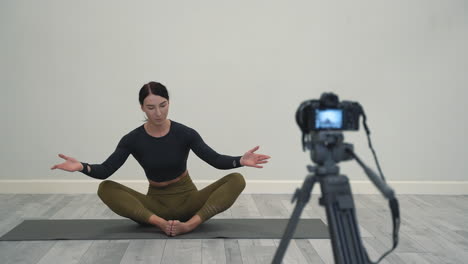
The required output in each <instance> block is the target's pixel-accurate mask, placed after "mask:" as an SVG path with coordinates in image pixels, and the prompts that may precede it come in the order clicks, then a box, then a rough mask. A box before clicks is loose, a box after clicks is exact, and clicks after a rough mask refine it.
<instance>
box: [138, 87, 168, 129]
mask: <svg viewBox="0 0 468 264" xmlns="http://www.w3.org/2000/svg"><path fill="white" fill-rule="evenodd" d="M141 110H142V111H143V112H145V114H146V117H147V118H148V122H151V123H153V124H155V125H161V124H164V122H165V121H166V119H167V114H168V112H169V101H168V100H167V99H166V98H164V97H161V96H159V95H154V94H149V95H148V96H147V97H146V98H145V100H143V105H142V106H141Z"/></svg>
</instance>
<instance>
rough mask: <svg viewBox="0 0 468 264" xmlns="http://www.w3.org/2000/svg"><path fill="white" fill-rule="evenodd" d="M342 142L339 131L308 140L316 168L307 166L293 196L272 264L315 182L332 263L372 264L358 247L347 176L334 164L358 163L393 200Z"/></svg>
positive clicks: (389, 194)
mask: <svg viewBox="0 0 468 264" xmlns="http://www.w3.org/2000/svg"><path fill="white" fill-rule="evenodd" d="M343 139H344V137H343V134H342V133H341V132H322V131H321V132H318V133H316V134H313V135H311V140H310V141H309V142H310V145H308V148H309V149H310V150H311V157H312V160H313V161H314V163H316V164H317V165H318V166H315V167H313V166H307V168H308V170H309V172H310V174H308V175H307V177H306V179H305V180H304V183H303V185H302V188H301V189H297V190H296V192H295V194H294V196H293V200H292V202H294V201H295V200H297V203H296V206H295V208H294V211H293V213H292V216H291V218H290V220H289V222H288V225H287V227H286V230H285V232H284V234H283V238H282V239H281V243H280V245H279V247H278V250H277V251H276V254H275V257H274V259H273V263H274V264H279V263H281V260H282V259H283V256H284V253H285V251H286V249H287V247H288V244H289V241H290V240H291V238H292V236H293V234H294V231H295V229H296V226H297V223H298V221H299V217H300V215H301V213H302V210H303V209H304V207H305V205H306V204H307V203H308V202H309V200H310V194H311V192H312V188H313V186H314V184H315V183H316V182H317V181H318V182H319V183H320V187H321V191H322V197H321V198H320V200H319V204H320V205H321V206H324V207H325V209H326V214H327V220H328V226H329V233H330V238H331V243H332V247H333V256H334V259H335V263H336V264H367V263H372V262H371V261H370V259H369V257H368V255H367V252H366V250H365V248H364V246H363V244H362V240H361V236H360V233H359V228H358V224H357V220H356V212H355V207H354V201H353V196H352V193H351V187H350V185H349V181H348V177H346V176H345V175H339V167H338V166H337V163H338V162H340V161H345V160H350V159H352V158H355V159H356V160H357V161H358V163H359V164H360V165H361V166H363V168H364V170H365V172H366V174H367V175H368V176H369V178H370V179H371V180H372V182H373V183H374V184H375V185H376V186H377V187H378V188H379V190H380V191H381V192H382V194H384V196H385V197H387V198H388V199H391V200H395V201H396V199H394V192H393V190H392V189H391V188H390V187H388V186H387V185H386V184H385V183H384V182H383V181H382V180H380V177H378V176H377V175H376V174H375V173H374V172H373V171H372V170H370V169H369V168H368V167H366V166H365V165H364V164H363V163H362V162H361V161H360V160H359V158H358V157H357V156H356V155H355V154H354V152H353V146H352V145H351V144H347V143H343ZM396 207H397V208H398V205H396ZM392 213H393V208H392ZM398 219H399V218H398ZM394 227H395V221H394ZM394 229H395V228H394ZM394 240H395V236H394ZM395 247H396V243H395V244H394V248H395ZM388 253H390V252H388ZM388 253H387V254H388ZM384 256H385V255H384ZM384 256H383V257H384ZM383 257H382V258H383ZM382 258H381V259H382Z"/></svg>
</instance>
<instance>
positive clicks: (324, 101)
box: [296, 93, 363, 134]
mask: <svg viewBox="0 0 468 264" xmlns="http://www.w3.org/2000/svg"><path fill="white" fill-rule="evenodd" d="M362 113H363V109H362V107H361V105H360V104H359V103H357V102H350V101H342V102H339V100H338V96H337V95H336V94H334V93H323V94H322V95H321V96H320V100H308V101H305V102H303V103H302V104H301V105H300V106H299V108H298V109H297V112H296V122H297V124H298V125H299V127H300V128H301V130H302V133H304V134H306V133H309V132H312V131H322V130H355V131H357V130H359V116H360V115H361V114H362Z"/></svg>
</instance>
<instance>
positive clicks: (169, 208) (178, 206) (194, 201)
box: [98, 173, 245, 225]
mask: <svg viewBox="0 0 468 264" xmlns="http://www.w3.org/2000/svg"><path fill="white" fill-rule="evenodd" d="M244 188H245V180H244V177H243V176H242V175H241V174H239V173H231V174H228V175H226V176H224V177H223V178H221V179H219V180H218V181H216V182H214V183H212V184H211V185H209V186H207V187H205V188H203V189H202V190H197V187H196V186H195V185H194V184H193V182H192V179H191V178H190V175H188V174H187V175H186V176H185V177H183V178H182V179H180V180H179V181H178V182H175V183H172V184H170V185H168V186H166V187H154V186H151V185H150V186H149V187H148V193H147V194H146V195H144V194H142V193H139V192H137V191H135V190H133V189H130V188H128V187H126V186H124V185H122V184H120V183H117V182H114V181H109V180H105V181H103V182H101V184H99V189H98V196H99V197H100V198H101V200H102V201H103V202H104V203H105V204H106V205H107V206H109V208H110V209H111V210H112V211H114V212H115V213H116V214H118V215H120V216H123V217H126V218H130V219H132V220H133V221H135V222H137V223H139V224H143V225H145V224H149V221H148V220H149V218H150V216H151V215H153V214H155V215H157V216H159V217H161V218H164V219H166V220H179V221H182V222H185V221H188V220H189V219H190V218H192V217H193V216H194V215H196V214H197V215H199V216H200V218H201V219H202V221H203V222H204V221H206V220H208V219H210V218H211V217H213V216H214V215H216V214H219V213H221V212H223V211H224V210H226V209H228V208H229V207H231V205H232V204H233V203H234V201H235V200H236V199H237V197H238V196H239V195H240V193H241V192H242V191H243V190H244Z"/></svg>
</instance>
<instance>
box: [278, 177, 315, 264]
mask: <svg viewBox="0 0 468 264" xmlns="http://www.w3.org/2000/svg"><path fill="white" fill-rule="evenodd" d="M315 182H316V178H315V176H313V175H311V174H310V175H308V176H307V177H306V179H305V180H304V183H303V184H302V188H301V189H297V190H296V192H295V194H294V196H293V200H292V202H294V201H295V200H297V203H296V206H295V207H294V211H293V213H292V215H291V218H290V219H289V221H288V225H287V226H286V229H285V231H284V233H283V237H282V238H281V242H280V244H279V246H278V249H277V250H276V253H275V257H274V258H273V262H272V263H273V264H280V263H281V261H282V259H283V257H284V253H285V252H286V249H287V248H288V245H289V241H290V240H291V238H292V236H293V234H294V231H295V230H296V226H297V223H298V222H299V218H300V216H301V213H302V210H304V207H305V205H306V204H307V203H308V202H309V200H310V193H311V192H312V188H313V186H314V183H315Z"/></svg>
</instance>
